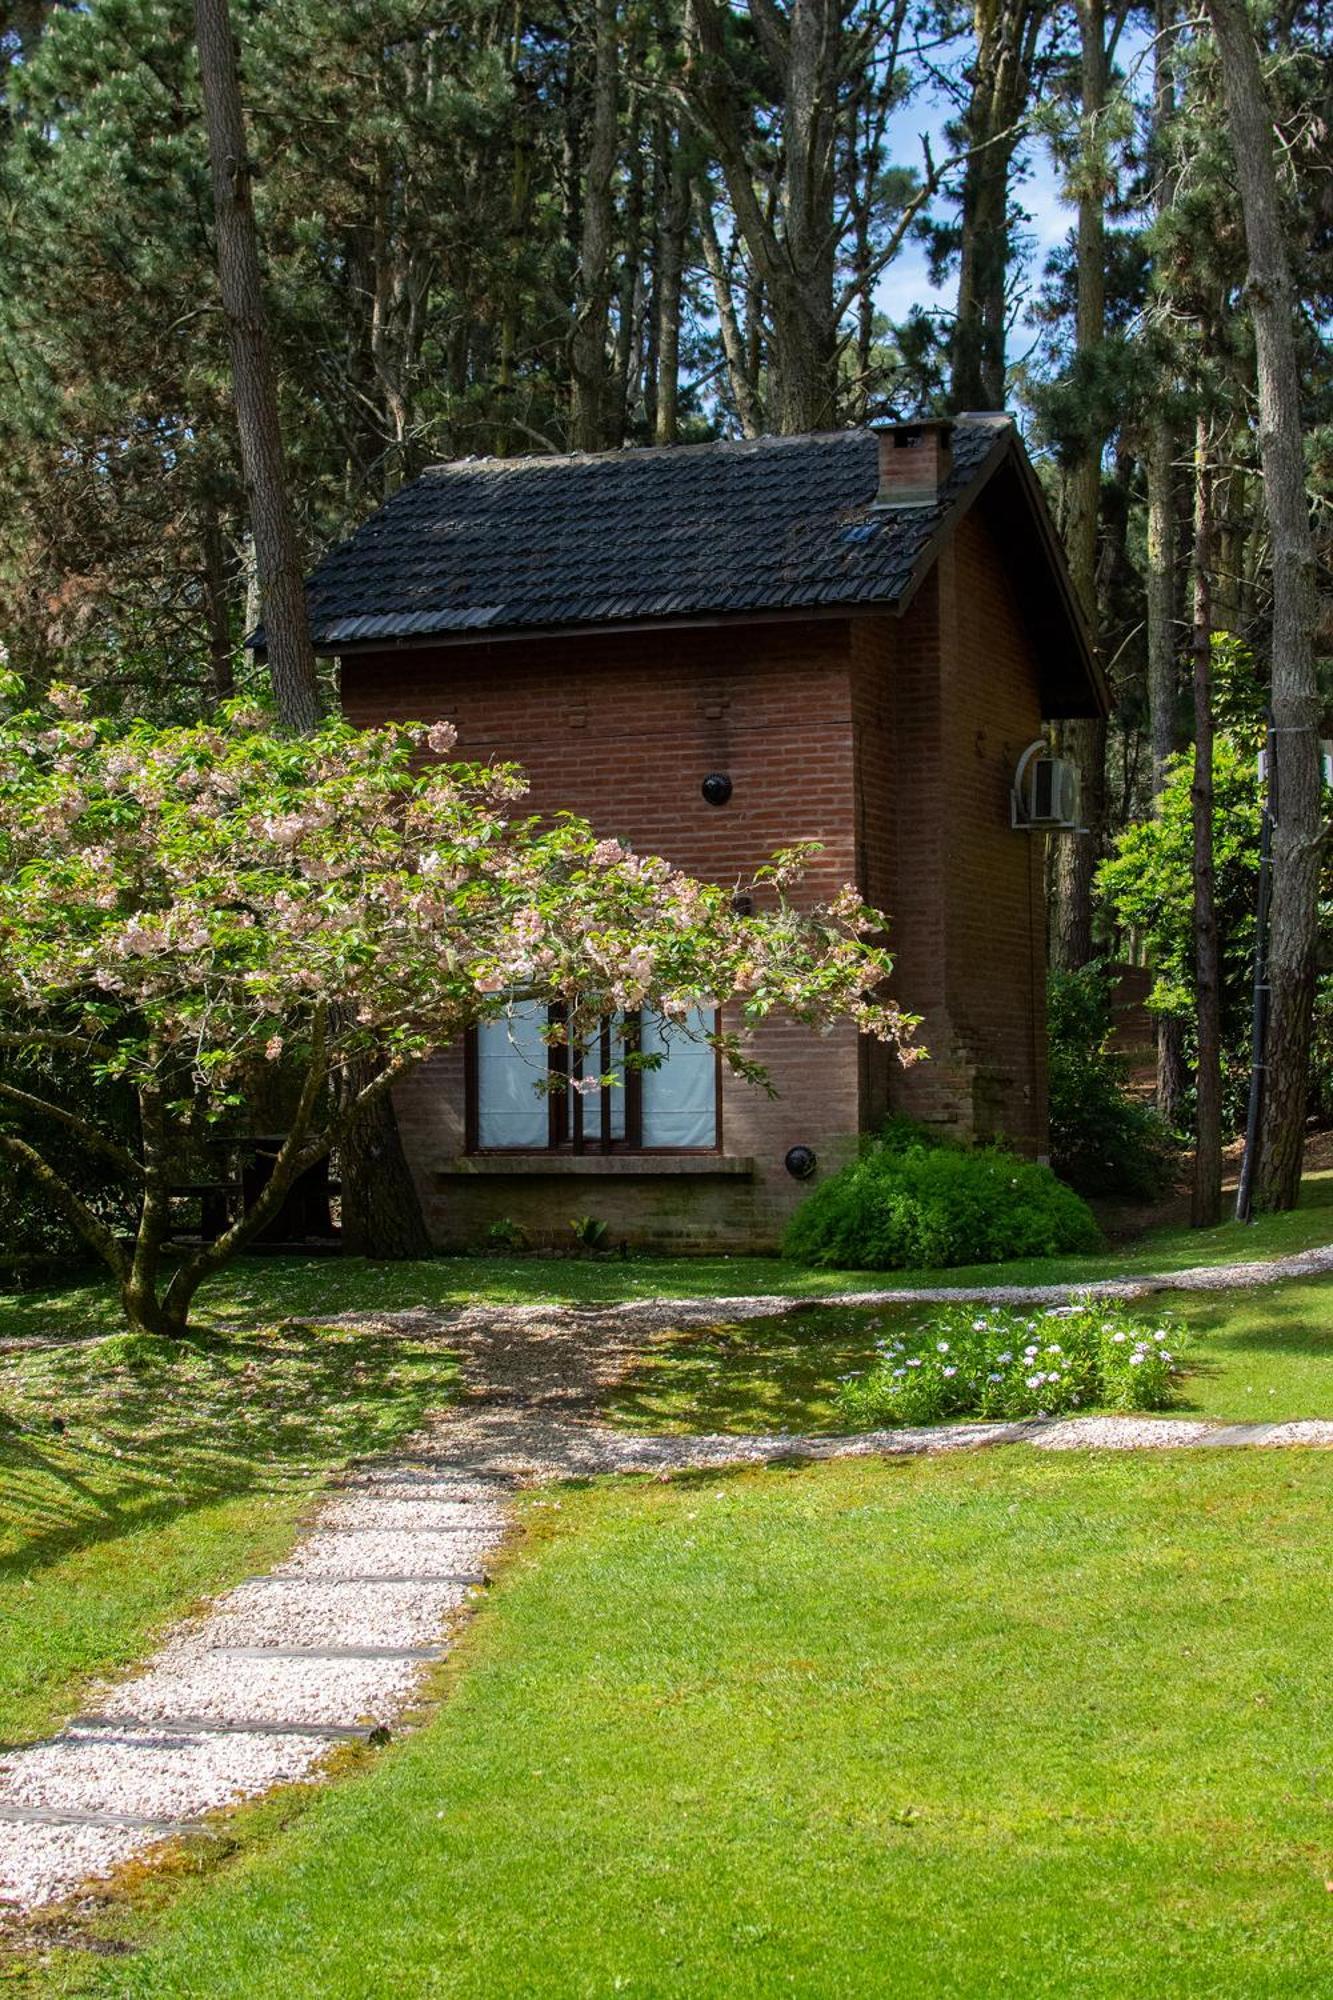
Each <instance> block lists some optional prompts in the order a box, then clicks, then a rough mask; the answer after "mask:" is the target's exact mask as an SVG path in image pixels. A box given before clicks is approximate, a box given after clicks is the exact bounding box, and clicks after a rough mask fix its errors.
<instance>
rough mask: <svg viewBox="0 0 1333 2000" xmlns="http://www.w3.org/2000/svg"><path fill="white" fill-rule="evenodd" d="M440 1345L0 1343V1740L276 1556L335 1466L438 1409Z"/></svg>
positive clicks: (389, 1440)
mask: <svg viewBox="0 0 1333 2000" xmlns="http://www.w3.org/2000/svg"><path fill="white" fill-rule="evenodd" d="M454 1374H455V1369H454V1363H453V1361H452V1359H451V1358H450V1356H449V1355H448V1354H447V1353H446V1352H444V1351H443V1350H442V1349H441V1348H440V1347H439V1346H438V1345H436V1344H431V1343H428V1342H414V1343H404V1342H389V1341H385V1340H376V1339H368V1338H365V1337H359V1336H357V1335H354V1334H352V1333H349V1332H347V1331H346V1330H341V1331H333V1330H330V1329H323V1330H320V1331H318V1332H316V1333H311V1332H310V1331H309V1330H308V1329H304V1328H293V1327H288V1328H284V1329H282V1330H281V1331H274V1330H269V1331H264V1330H252V1331H251V1332H249V1333H248V1334H244V1335H242V1334H239V1333H238V1334H235V1335H233V1336H231V1337H229V1338H226V1339H210V1340H204V1341H200V1342H190V1343H186V1344H184V1345H182V1346H179V1347H176V1348H173V1347H172V1346H171V1344H170V1343H166V1342H158V1341H145V1340H143V1339H142V1338H136V1337H129V1336H124V1337H118V1338H117V1337H113V1338H111V1339H108V1340H103V1341H92V1342H85V1343H81V1344H79V1345H71V1346H66V1347H54V1348H49V1349H46V1350H44V1351H37V1352H28V1353H24V1354H13V1353H11V1354H8V1355H5V1354H0V1633H3V1643H2V1644H0V1746H3V1745H4V1744H5V1743H14V1742H17V1741H22V1740H23V1739H25V1738H28V1737H32V1736H35V1735H40V1734H41V1733H42V1732H43V1731H44V1730H46V1729H48V1728H49V1727H50V1726H51V1725H52V1724H53V1723H55V1722H58V1721H59V1720H61V1719H62V1718H63V1717H64V1716H66V1715H68V1714H69V1713H71V1712H72V1711H73V1710H74V1709H75V1708H77V1707H78V1705H79V1702H80V1700H81V1699H82V1694H83V1690H84V1687H85V1685H86V1683H87V1680H88V1678H89V1676H91V1675H93V1674H97V1673H103V1672H107V1671H110V1670H114V1669H117V1668H124V1667H126V1666H128V1665H130V1664H131V1663H132V1662H133V1661H135V1660H136V1659H138V1658H140V1657H141V1656H142V1654H143V1653H144V1652H145V1651H146V1650H147V1648H148V1647H149V1645H150V1644H151V1642H152V1640H153V1638H154V1637H155V1635H156V1634H157V1633H158V1632H159V1631H161V1630H162V1629H163V1627H165V1626H166V1625H167V1624H169V1623H170V1622H171V1621H172V1620H174V1619H176V1618H178V1617H180V1616H181V1615H182V1614H183V1613H184V1612H186V1611H188V1610H189V1609H190V1608H191V1607H192V1605H193V1604H194V1603H195V1602H196V1600H198V1599H199V1598H200V1597H203V1596H207V1595H209V1594H211V1593H212V1592H215V1591H217V1590H220V1589H223V1588H225V1587H226V1586H227V1585H229V1584H231V1583H232V1582H234V1581H235V1580H236V1579H237V1578H238V1577H240V1576H243V1575H245V1574H246V1573H247V1572H248V1571H250V1570H255V1569H262V1568H265V1567H267V1566H269V1565H270V1564H271V1563H273V1562H274V1561H276V1560H277V1559H278V1558H279V1557H280V1556H281V1555H282V1554H284V1553H285V1551H286V1549H287V1547H288V1546H289V1545H290V1542H291V1540H292V1538H293V1536H294V1534H295V1532H296V1519H297V1516H298V1514H299V1512H300V1510H301V1506H302V1503H303V1502H304V1501H305V1500H307V1499H308V1497H309V1496H310V1495H311V1494H312V1493H313V1492H314V1491H315V1490H316V1489H317V1488H318V1487H319V1485H320V1484H321V1482H322V1479H323V1477H324V1475H325V1474H326V1473H327V1471H328V1470H329V1468H330V1467H331V1466H333V1465H337V1464H340V1463H342V1462H343V1461H344V1460H345V1459H346V1458H347V1457H348V1456H349V1455H350V1454H352V1453H356V1452H365V1451H374V1450H380V1449H384V1448H386V1447H388V1446H390V1445H392V1444H394V1443H396V1442H397V1440H398V1439H399V1438H401V1437H403V1436H404V1435H405V1434H406V1433H407V1432H408V1431H410V1430H411V1429H412V1428H413V1427H414V1426H415V1425H416V1424H417V1423H418V1422H419V1421H420V1419H421V1417H422V1415H423V1414H424V1412H425V1411H426V1410H427V1409H429V1408H431V1407H432V1406H435V1405H438V1404H439V1403H440V1402H443V1401H445V1400H447V1398H448V1395H449V1393H450V1387H451V1384H452V1382H453V1380H454Z"/></svg>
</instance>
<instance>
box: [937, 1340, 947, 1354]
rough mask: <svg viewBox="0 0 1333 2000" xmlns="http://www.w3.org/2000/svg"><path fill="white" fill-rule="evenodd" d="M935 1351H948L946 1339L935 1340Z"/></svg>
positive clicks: (940, 1352)
mask: <svg viewBox="0 0 1333 2000" xmlns="http://www.w3.org/2000/svg"><path fill="white" fill-rule="evenodd" d="M935 1352H936V1353H937V1354H947V1353H948V1352H949V1343H948V1341H947V1340H937V1341H936V1343H935Z"/></svg>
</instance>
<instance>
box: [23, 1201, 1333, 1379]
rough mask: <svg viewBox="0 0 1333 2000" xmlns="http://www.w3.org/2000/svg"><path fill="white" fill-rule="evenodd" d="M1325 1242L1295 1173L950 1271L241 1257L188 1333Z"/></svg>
mask: <svg viewBox="0 0 1333 2000" xmlns="http://www.w3.org/2000/svg"><path fill="white" fill-rule="evenodd" d="M1330 1241H1333V1172H1324V1173H1318V1174H1309V1175H1307V1176H1306V1179H1305V1182H1304V1185H1303V1189H1302V1198H1301V1206H1300V1207H1299V1208H1297V1209H1294V1210H1292V1211H1291V1213H1290V1214H1286V1215H1268V1216H1262V1217H1261V1218H1260V1219H1259V1221H1258V1222H1256V1223H1254V1224H1252V1225H1250V1226H1248V1227H1244V1228H1242V1227H1241V1226H1240V1225H1239V1224H1238V1223H1235V1222H1228V1223H1224V1224H1223V1225H1222V1227H1221V1228H1219V1229H1208V1230H1192V1229H1162V1230H1155V1231H1153V1232H1151V1233H1150V1234H1148V1235H1146V1236H1141V1237H1139V1238H1137V1239H1136V1240H1135V1242H1134V1244H1133V1246H1132V1247H1131V1248H1129V1249H1117V1250H1108V1251H1107V1252H1105V1253H1104V1254H1099V1255H1096V1256H1086V1257H1084V1256H1080V1257H1046V1258H1030V1259H1024V1260H1021V1261H1018V1262H1015V1263H1010V1264H975V1265H969V1266H967V1267H965V1268H960V1269H957V1270H949V1271H808V1270H804V1269H803V1268H801V1267H800V1266H799V1265H795V1264H789V1263H787V1262H786V1261H785V1260H784V1259H782V1258H780V1257H648V1256H642V1257H641V1256H637V1255H636V1256H631V1257H629V1258H627V1259H624V1260H622V1259H620V1258H618V1257H588V1258H579V1257H540V1256H531V1257H433V1258H430V1259H429V1260H427V1261H426V1262H423V1263H408V1264H374V1263H368V1262H366V1260H365V1259H364V1258H357V1257H346V1258H341V1257H316V1258H310V1257H252V1258H247V1259H243V1260H242V1261H241V1262H239V1263H237V1264H234V1265H232V1266H231V1267H230V1268H229V1269H228V1270H225V1271H223V1272H222V1273H221V1274H220V1276H219V1277H218V1278H216V1279H215V1280H214V1281H213V1282H212V1283H211V1284H209V1285H208V1286H207V1287H206V1288H205V1289H204V1291H203V1292H201V1293H200V1295H199V1300H198V1305H197V1311H198V1315H199V1322H200V1324H201V1325H204V1326H210V1327H215V1328H219V1329H223V1330H225V1329H227V1328H235V1327H241V1328H244V1327H247V1326H251V1325H253V1324H254V1323H255V1320H256V1317H260V1318H263V1319H265V1320H268V1319H272V1318H274V1317H277V1316H279V1315H282V1314H285V1313H290V1314H293V1315H297V1316H300V1317H303V1318H314V1317H316V1316H318V1315H319V1314H321V1313H330V1314H334V1313H341V1312H352V1311H365V1310H368V1309H377V1310H380V1311H391V1310H394V1309H396V1308H403V1307H408V1306H422V1305H425V1306H432V1305H438V1306H458V1305H467V1304H472V1303H474V1302H475V1301H476V1300H478V1299H490V1300H493V1301H495V1303H497V1304H500V1305H505V1304H518V1305H521V1304H525V1303H527V1302H529V1301H545V1300H558V1301H569V1302H570V1303H572V1304H576V1305H583V1304H610V1303H615V1302H618V1301H620V1300H625V1299H648V1298H697V1297H702V1298H726V1297H728V1296H730V1297H738V1296H743V1295H746V1294H755V1293H762V1294H771V1293H774V1292H784V1293H790V1294H791V1295H792V1296H793V1297H797V1298H810V1299H818V1298H822V1297H827V1296H828V1294H829V1293H831V1292H844V1291H853V1290H865V1289H872V1290H875V1289H880V1288H882V1287H884V1286H894V1285H912V1284H931V1285H950V1286H958V1287H959V1288H962V1289H966V1287H968V1286H969V1285H977V1284H1082V1283H1086V1282H1087V1281H1088V1280H1090V1279H1092V1278H1113V1277H1125V1276H1134V1275H1137V1274H1140V1273H1143V1272H1147V1271H1157V1270H1161V1271H1178V1270H1183V1269H1185V1268H1186V1267H1187V1266H1189V1265H1192V1264H1220V1263H1228V1262H1231V1261H1233V1260H1241V1259H1246V1258H1262V1257H1282V1256H1288V1255H1290V1254H1291V1253H1292V1252H1294V1251H1298V1250H1308V1249H1311V1248H1313V1247H1314V1246H1316V1245H1320V1244H1325V1243H1328V1242H1330ZM119 1323H120V1322H119V1316H118V1313H117V1309H116V1306H115V1301H114V1300H113V1299H112V1297H111V1296H110V1294H109V1292H108V1290H107V1288H106V1287H105V1286H104V1285H103V1284H102V1283H101V1281H100V1280H99V1279H97V1278H96V1277H95V1276H94V1277H90V1278H89V1280H88V1281H87V1282H86V1283H84V1284H82V1285H79V1286H75V1287H72V1288H64V1289H61V1290H60V1291H49V1292H39V1291H34V1292H27V1293H19V1294H16V1295H11V1296H8V1297H0V1340H5V1339H9V1338H13V1337H15V1336H21V1335H27V1334H33V1335H39V1336H42V1337H51V1336H56V1337H59V1336H64V1335H78V1334H87V1333H97V1332H112V1331H114V1330H115V1329H116V1327H117V1326H118V1325H119Z"/></svg>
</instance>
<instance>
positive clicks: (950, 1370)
mask: <svg viewBox="0 0 1333 2000" xmlns="http://www.w3.org/2000/svg"><path fill="white" fill-rule="evenodd" d="M944 1373H945V1374H946V1375H956V1374H957V1373H958V1370H957V1369H956V1368H946V1369H945V1370H944Z"/></svg>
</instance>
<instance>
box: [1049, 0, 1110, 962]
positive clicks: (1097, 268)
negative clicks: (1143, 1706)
mask: <svg viewBox="0 0 1333 2000" xmlns="http://www.w3.org/2000/svg"><path fill="white" fill-rule="evenodd" d="M1078 20H1079V35H1080V48H1081V77H1082V95H1083V127H1084V137H1083V145H1084V150H1085V153H1086V154H1087V155H1088V157H1087V158H1086V159H1085V161H1084V163H1083V174H1082V181H1081V192H1080V195H1079V204H1078V299H1077V306H1076V315H1075V339H1076V342H1077V346H1078V351H1079V353H1080V354H1091V353H1093V352H1095V351H1096V349H1097V348H1099V347H1100V346H1101V344H1102V342H1103V340H1104V339H1105V337H1106V221H1105V211H1104V208H1103V199H1104V195H1103V188H1102V175H1101V173H1100V172H1097V171H1094V168H1095V166H1096V162H1097V161H1098V160H1099V159H1100V157H1101V148H1102V145H1103V141H1102V139H1101V137H1100V130H1099V123H1098V121H1099V119H1100V116H1101V113H1102V111H1103V109H1104V107H1105V103H1106V22H1105V15H1104V11H1103V6H1102V0H1079V7H1078ZM1104 443H1105V440H1104V438H1103V437H1102V436H1101V435H1100V434H1097V435H1090V436H1089V437H1088V438H1087V439H1086V440H1085V441H1084V443H1083V446H1082V448H1081V451H1080V455H1079V458H1078V460H1077V462H1076V463H1075V464H1074V465H1073V467H1072V468H1071V469H1070V472H1069V475H1068V481H1067V485H1066V508H1065V546H1066V548H1067V549H1068V551H1069V567H1070V572H1071V574H1072V576H1073V580H1074V585H1075V588H1076V589H1077V590H1078V592H1079V595H1080V596H1081V597H1082V599H1083V604H1084V608H1085V610H1086V611H1087V614H1088V618H1089V620H1090V622H1091V623H1092V626H1093V629H1094V630H1095V629H1096V628H1097V624H1098V615H1097V613H1098V607H1097V529H1098V523H1099V520H1100V516H1101V491H1102V448H1103V445H1104ZM1060 748H1061V751H1062V752H1063V754H1064V755H1065V756H1067V757H1068V758H1069V759H1070V760H1071V762H1072V763H1073V764H1074V765H1075V767H1076V769H1077V771H1078V778H1079V795H1080V801H1081V817H1082V821H1083V825H1084V826H1085V827H1086V828H1087V832H1086V833H1078V834H1065V835H1063V836H1062V837H1061V838H1060V839H1059V840H1058V841H1057V843H1056V852H1055V871H1054V872H1055V884H1054V887H1055V910H1054V914H1053V919H1052V926H1051V961H1052V963H1053V964H1054V965H1055V966H1057V967H1058V968H1059V969H1060V970H1061V971H1066V972H1072V971H1076V970H1077V969H1078V967H1079V966H1081V965H1086V964H1087V963H1088V961H1089V959H1090V958H1091V957H1092V882H1093V876H1094V874H1095V872H1096V867H1097V861H1098V858H1099V855H1100V851H1101V843H1102V831H1103V822H1104V820H1105V817H1106V723H1105V722H1104V721H1103V720H1102V719H1101V718H1099V717H1098V718H1090V719H1086V720H1081V721H1074V722H1067V723H1065V724H1064V726H1063V727H1062V729H1061V731H1060Z"/></svg>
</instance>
